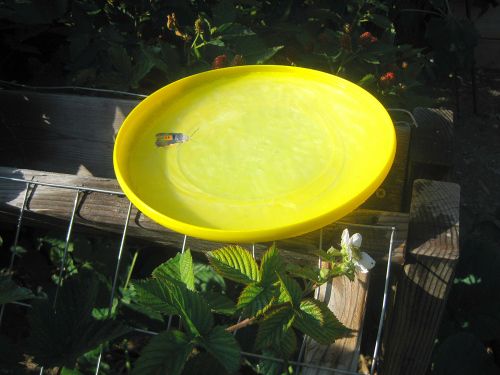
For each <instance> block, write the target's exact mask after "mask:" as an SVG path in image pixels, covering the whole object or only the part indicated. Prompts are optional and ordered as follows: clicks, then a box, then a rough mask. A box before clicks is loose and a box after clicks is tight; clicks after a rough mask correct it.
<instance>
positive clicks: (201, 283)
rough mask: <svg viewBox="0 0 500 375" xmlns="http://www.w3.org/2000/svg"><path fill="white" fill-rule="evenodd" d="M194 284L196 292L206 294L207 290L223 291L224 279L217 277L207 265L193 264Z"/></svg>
mask: <svg viewBox="0 0 500 375" xmlns="http://www.w3.org/2000/svg"><path fill="white" fill-rule="evenodd" d="M193 268H194V278H195V280H194V284H195V288H196V290H198V291H200V292H206V291H209V290H225V289H226V283H225V281H224V278H223V277H222V276H221V275H219V274H218V273H217V272H215V270H214V269H213V268H212V267H211V266H210V265H209V264H203V263H195V264H194V267H193Z"/></svg>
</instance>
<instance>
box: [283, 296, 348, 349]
mask: <svg viewBox="0 0 500 375" xmlns="http://www.w3.org/2000/svg"><path fill="white" fill-rule="evenodd" d="M293 326H294V327H295V328H297V329H298V330H299V331H301V332H303V333H304V334H306V335H308V336H310V337H311V338H312V339H313V340H315V341H316V342H318V343H320V344H324V345H328V344H331V343H333V342H334V341H335V340H336V339H338V338H340V337H344V336H345V335H346V334H347V333H348V332H349V330H348V329H347V328H346V327H345V326H344V325H343V324H342V323H340V322H339V321H338V319H337V318H336V317H335V315H334V314H333V312H331V311H330V309H329V308H328V306H327V305H326V304H324V303H323V302H320V301H318V300H315V299H305V300H303V301H302V302H301V304H300V309H299V310H298V311H296V315H295V320H294V322H293Z"/></svg>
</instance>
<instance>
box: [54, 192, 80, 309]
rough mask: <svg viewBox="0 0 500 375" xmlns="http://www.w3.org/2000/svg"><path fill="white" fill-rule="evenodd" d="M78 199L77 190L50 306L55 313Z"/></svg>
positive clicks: (78, 193)
mask: <svg viewBox="0 0 500 375" xmlns="http://www.w3.org/2000/svg"><path fill="white" fill-rule="evenodd" d="M79 199H80V190H77V191H76V196H75V201H74V202H73V210H72V211H71V218H70V219H69V225H68V231H67V233H66V241H65V242H64V252H63V257H62V259H61V265H60V270H59V279H58V280H57V287H56V293H55V295H54V302H53V304H52V308H53V309H54V311H56V306H57V297H58V296H59V289H61V286H62V278H63V274H64V268H66V258H67V257H68V247H69V240H70V239H71V232H72V231H73V222H74V221H75V214H76V208H77V207H78V201H79Z"/></svg>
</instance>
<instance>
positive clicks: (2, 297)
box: [0, 274, 34, 305]
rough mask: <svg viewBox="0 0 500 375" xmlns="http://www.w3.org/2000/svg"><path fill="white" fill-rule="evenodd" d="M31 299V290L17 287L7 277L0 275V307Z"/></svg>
mask: <svg viewBox="0 0 500 375" xmlns="http://www.w3.org/2000/svg"><path fill="white" fill-rule="evenodd" d="M33 297H34V295H33V293H32V292H31V290H29V289H27V288H23V287H20V286H19V285H17V284H16V283H15V282H14V281H13V280H12V279H11V277H10V276H9V275H6V274H0V305H3V304H5V303H11V302H15V301H22V300H25V299H30V298H33Z"/></svg>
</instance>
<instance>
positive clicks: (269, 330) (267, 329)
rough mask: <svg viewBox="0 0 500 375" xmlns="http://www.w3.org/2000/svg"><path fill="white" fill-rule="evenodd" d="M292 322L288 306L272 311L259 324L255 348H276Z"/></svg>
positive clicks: (292, 313) (292, 317)
mask: <svg viewBox="0 0 500 375" xmlns="http://www.w3.org/2000/svg"><path fill="white" fill-rule="evenodd" d="M293 321H294V311H293V309H291V308H290V307H288V306H284V307H282V308H279V309H277V310H274V311H273V312H271V313H270V314H269V315H267V316H266V317H265V318H264V320H263V321H262V323H260V324H259V330H258V331H257V337H256V339H255V346H256V348H257V349H265V348H268V347H271V348H273V347H274V348H275V347H278V346H279V345H280V343H281V341H282V340H283V338H284V337H285V335H286V332H287V331H288V330H290V328H291V326H292V323H293Z"/></svg>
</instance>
